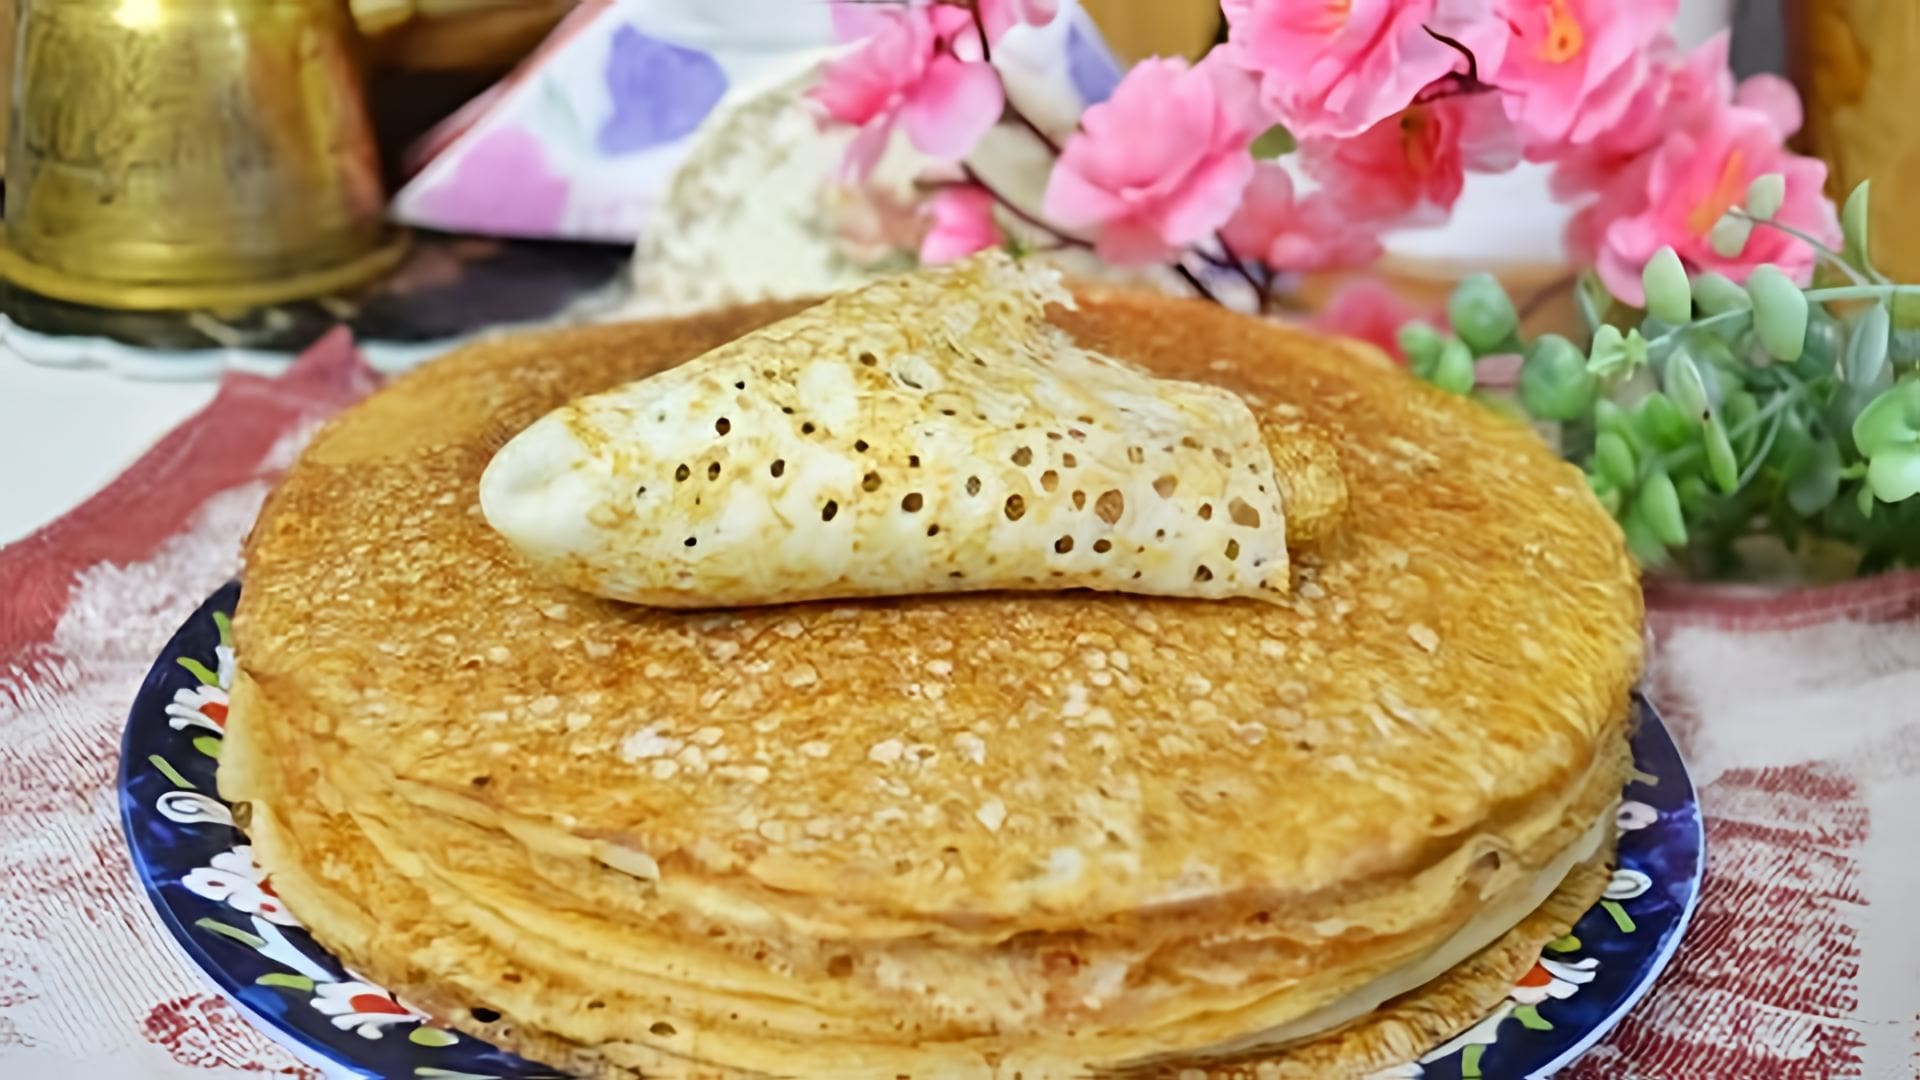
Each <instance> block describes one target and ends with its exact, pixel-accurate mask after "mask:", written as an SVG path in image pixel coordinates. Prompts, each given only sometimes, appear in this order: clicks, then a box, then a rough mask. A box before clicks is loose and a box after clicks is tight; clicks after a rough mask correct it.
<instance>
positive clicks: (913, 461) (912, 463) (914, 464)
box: [907, 454, 920, 469]
mask: <svg viewBox="0 0 1920 1080" xmlns="http://www.w3.org/2000/svg"><path fill="white" fill-rule="evenodd" d="M919 467H920V455H919V454H908V455H907V468H909V469H917V468H919Z"/></svg>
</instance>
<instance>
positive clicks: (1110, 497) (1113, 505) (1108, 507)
mask: <svg viewBox="0 0 1920 1080" xmlns="http://www.w3.org/2000/svg"><path fill="white" fill-rule="evenodd" d="M1126 512H1127V497H1126V496H1125V495H1122V494H1120V492H1119V491H1117V490H1111V489H1110V490H1107V491H1103V492H1101V493H1100V497H1099V498H1098V499H1095V500H1094V501H1093V516H1094V517H1097V518H1099V519H1100V520H1101V521H1104V522H1106V523H1107V524H1109V525H1112V524H1114V523H1115V522H1117V521H1119V520H1120V515H1121V514H1124V513H1126Z"/></svg>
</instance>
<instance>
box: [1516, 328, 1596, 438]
mask: <svg viewBox="0 0 1920 1080" xmlns="http://www.w3.org/2000/svg"><path fill="white" fill-rule="evenodd" d="M1598 390H1599V380H1597V379H1595V378H1594V376H1593V373H1592V372H1590V371H1588V370H1587V358H1586V355H1585V354H1583V353H1582V352H1581V351H1580V349H1579V347H1578V346H1576V345H1575V344H1574V343H1573V342H1571V341H1568V340H1567V339H1566V338H1563V337H1561V336H1560V335H1559V334H1543V335H1541V337H1540V339H1539V340H1538V341H1535V342H1534V343H1533V347H1532V348H1530V349H1528V350H1527V359H1526V362H1525V363H1523V364H1521V365H1520V403H1521V404H1522V405H1524V406H1526V410H1527V412H1528V413H1530V414H1532V415H1533V416H1535V417H1537V418H1539V419H1541V420H1561V421H1566V420H1578V419H1580V418H1581V417H1583V416H1585V415H1587V413H1588V412H1589V411H1591V410H1592V408H1593V399H1594V395H1595V393H1596V392H1598Z"/></svg>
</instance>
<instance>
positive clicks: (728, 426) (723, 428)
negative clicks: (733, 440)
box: [713, 416, 733, 435]
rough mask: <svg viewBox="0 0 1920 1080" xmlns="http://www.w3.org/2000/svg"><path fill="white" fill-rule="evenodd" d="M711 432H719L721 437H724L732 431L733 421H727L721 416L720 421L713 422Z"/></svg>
mask: <svg viewBox="0 0 1920 1080" xmlns="http://www.w3.org/2000/svg"><path fill="white" fill-rule="evenodd" d="M713 430H715V431H717V432H719V433H720V434H722V435H725V434H726V433H727V432H729V431H732V430H733V421H731V420H728V419H727V418H726V417H724V416H723V417H721V418H720V419H718V420H715V421H714V422H713Z"/></svg>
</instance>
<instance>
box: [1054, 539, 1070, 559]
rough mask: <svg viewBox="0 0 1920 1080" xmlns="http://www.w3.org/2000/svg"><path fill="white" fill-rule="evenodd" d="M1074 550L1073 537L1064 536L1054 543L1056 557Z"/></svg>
mask: <svg viewBox="0 0 1920 1080" xmlns="http://www.w3.org/2000/svg"><path fill="white" fill-rule="evenodd" d="M1072 550H1073V537H1071V536H1063V537H1061V538H1060V539H1058V540H1055V541H1054V542H1053V553H1054V554H1056V555H1065V554H1067V553H1068V552H1070V551H1072Z"/></svg>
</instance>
